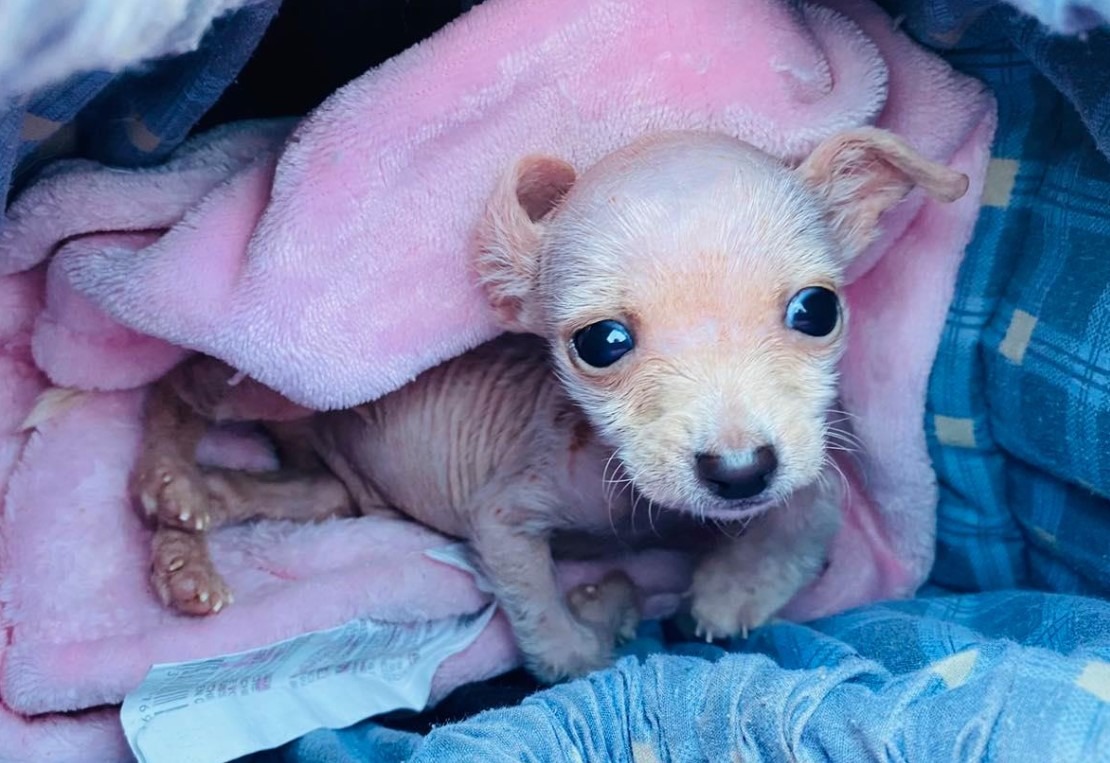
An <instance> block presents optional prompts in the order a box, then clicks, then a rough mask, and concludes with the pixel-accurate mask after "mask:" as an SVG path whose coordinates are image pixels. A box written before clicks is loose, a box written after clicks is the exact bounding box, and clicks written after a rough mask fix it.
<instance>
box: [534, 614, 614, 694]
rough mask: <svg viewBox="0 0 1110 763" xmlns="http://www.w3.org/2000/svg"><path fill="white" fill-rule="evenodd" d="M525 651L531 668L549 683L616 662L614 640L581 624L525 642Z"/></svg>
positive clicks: (574, 624) (575, 676)
mask: <svg viewBox="0 0 1110 763" xmlns="http://www.w3.org/2000/svg"><path fill="white" fill-rule="evenodd" d="M521 649H522V650H523V651H524V654H525V660H526V662H527V664H528V669H529V670H530V671H531V672H532V674H533V675H534V676H535V677H536V678H537V679H539V680H540V681H541V682H543V683H549V684H551V683H557V682H559V681H562V680H565V679H568V678H579V677H581V676H584V675H586V674H587V673H590V672H592V671H595V670H600V669H601V668H605V667H608V666H609V664H610V663H611V662H612V661H613V639H612V638H608V639H606V638H602V636H601V634H600V633H598V632H597V631H596V630H595V629H594V628H592V627H590V626H589V625H585V624H583V623H578V622H574V623H573V625H571V626H569V627H567V628H563V629H559V631H558V632H557V633H556V632H552V633H549V634H544V635H543V636H540V637H538V638H531V639H529V640H528V642H527V643H524V642H522V643H521Z"/></svg>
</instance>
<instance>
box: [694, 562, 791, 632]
mask: <svg viewBox="0 0 1110 763" xmlns="http://www.w3.org/2000/svg"><path fill="white" fill-rule="evenodd" d="M762 561H763V564H762V565H756V564H743V563H741V564H736V563H735V560H734V559H732V558H730V557H729V556H716V557H709V558H707V559H706V560H705V561H703V562H702V564H701V566H699V567H698V569H697V570H696V571H695V572H694V582H693V586H692V588H691V594H692V596H693V602H692V604H691V608H690V614H691V615H692V616H693V618H694V621H695V623H697V633H698V635H699V636H704V637H705V639H706V640H707V641H712V640H713V639H715V638H732V637H734V636H743V637H744V638H747V636H748V633H749V632H750V631H752V630H754V629H755V628H758V627H759V626H761V625H763V624H765V623H766V622H767V621H768V620H770V619H771V618H772V617H774V615H775V614H776V613H777V612H778V611H779V610H780V609H782V608H783V607H784V606H786V604H787V603H788V602H789V601H790V599H791V598H793V596H794V594H795V593H797V592H798V590H799V589H800V588H801V584H800V583H799V582H798V580H797V576H796V575H792V574H789V573H790V572H792V570H785V569H779V567H778V565H776V564H775V562H774V560H773V559H764V560H762Z"/></svg>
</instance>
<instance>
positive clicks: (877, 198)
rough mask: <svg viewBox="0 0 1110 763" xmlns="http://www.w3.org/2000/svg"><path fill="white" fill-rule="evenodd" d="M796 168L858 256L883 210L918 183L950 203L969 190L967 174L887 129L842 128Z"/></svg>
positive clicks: (875, 229) (845, 243) (848, 251)
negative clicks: (927, 155) (915, 148)
mask: <svg viewBox="0 0 1110 763" xmlns="http://www.w3.org/2000/svg"><path fill="white" fill-rule="evenodd" d="M797 172H798V173H799V174H800V175H801V176H802V179H803V180H804V181H805V183H806V185H808V186H809V187H810V189H811V190H812V191H814V192H815V193H816V194H817V196H818V197H819V198H820V200H821V201H822V202H823V203H824V205H825V208H826V210H827V214H828V220H829V224H830V225H831V226H832V228H833V231H834V232H835V233H836V235H837V237H838V238H839V239H840V241H841V243H842V244H843V246H844V247H845V254H846V256H847V258H848V259H849V260H851V259H853V258H855V257H856V256H857V255H858V254H860V253H861V252H862V251H863V250H864V249H866V248H867V245H868V244H870V243H871V242H872V240H874V238H875V237H876V235H877V234H878V226H879V218H880V217H881V216H882V214H883V212H885V211H887V210H888V209H890V208H891V207H893V206H894V205H896V204H898V203H899V202H900V201H902V200H903V199H904V198H905V197H906V195H907V194H909V192H910V191H911V190H912V189H913V188H914V186H920V187H921V188H923V189H924V190H925V192H926V193H928V194H929V195H930V196H932V197H933V198H934V199H937V200H939V201H943V202H952V201H956V200H957V199H959V198H961V197H962V196H963V195H964V194H965V193H967V186H968V179H967V175H964V174H963V173H960V172H956V171H955V170H953V169H950V168H948V167H945V166H944V165H943V164H938V163H936V162H933V161H930V160H929V159H926V158H925V157H924V156H922V155H921V154H919V153H917V152H916V151H915V150H914V149H913V148H911V147H910V146H909V145H907V144H906V143H905V142H904V141H903V140H902V139H901V138H899V137H897V136H896V135H894V134H893V133H891V132H888V131H886V130H879V129H876V128H869V127H865V128H861V129H858V130H852V131H850V132H844V133H840V134H838V135H834V136H833V137H831V138H828V139H827V140H825V141H824V142H823V143H821V145H819V146H818V147H817V148H816V149H814V151H813V153H812V154H810V155H809V158H807V159H806V160H805V161H804V162H802V164H801V166H800V167H798V170H797Z"/></svg>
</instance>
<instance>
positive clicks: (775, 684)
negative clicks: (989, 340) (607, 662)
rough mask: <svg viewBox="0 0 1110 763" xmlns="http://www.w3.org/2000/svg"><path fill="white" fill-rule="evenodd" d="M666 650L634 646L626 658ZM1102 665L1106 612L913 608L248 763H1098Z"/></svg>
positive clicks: (887, 609) (634, 663)
mask: <svg viewBox="0 0 1110 763" xmlns="http://www.w3.org/2000/svg"><path fill="white" fill-rule="evenodd" d="M663 646H664V644H663V643H662V641H661V639H660V636H659V634H658V633H655V634H650V633H647V634H644V640H643V641H642V642H641V643H640V644H639V645H638V647H639V649H638V651H641V652H648V653H650V652H653V651H657V650H659V649H661V648H662V647H663ZM634 651H637V650H634ZM1107 660H1110V603H1107V602H1103V601H1098V600H1094V599H1089V598H1080V597H1070V596H1065V595H1054V594H1045V593H1034V592H992V593H985V594H975V595H967V594H965V595H959V596H943V597H923V598H919V599H916V600H914V601H909V602H900V603H892V604H883V605H877V606H873V607H868V608H866V609H863V610H860V611H856V612H852V613H848V614H844V615H840V616H837V617H832V618H827V619H825V620H821V621H818V622H816V623H813V624H811V625H808V626H806V625H792V624H779V625H775V626H771V627H768V628H764V629H762V630H761V631H760V632H758V634H757V635H753V637H752V638H751V639H750V640H749V641H748V642H746V643H743V642H739V643H736V644H733V645H732V647H731V648H730V649H722V648H719V647H715V646H708V645H704V644H696V643H688V644H679V645H672V646H671V647H670V653H668V654H658V655H654V656H648V657H646V658H644V657H637V656H632V657H628V658H626V659H624V660H622V661H621V662H620V663H618V665H617V666H616V667H615V668H613V669H610V670H606V671H601V672H599V673H596V674H594V675H592V676H590V677H589V678H587V679H583V680H580V681H576V682H574V683H570V684H566V685H562V686H558V687H555V688H553V689H549V690H547V691H544V692H540V693H538V694H536V695H533V696H532V697H530V698H528V699H526V700H525V701H524V702H522V703H521V704H520V705H518V706H516V707H512V708H506V709H501V710H496V711H491V712H487V713H482V714H479V715H477V716H475V717H474V718H472V719H470V720H469V721H467V722H465V723H460V724H454V725H446V726H442V727H440V728H437V729H434V730H433V731H432V732H431V733H430V734H428V735H427V736H426V737H423V738H421V737H420V736H418V735H417V734H403V733H400V732H397V731H393V730H390V729H388V728H384V727H382V726H381V725H379V724H377V723H372V722H371V723H364V724H361V725H359V726H355V727H353V728H351V729H347V730H343V731H337V732H317V733H315V734H310V735H309V736H307V737H305V738H303V739H301V740H299V741H298V742H296V743H294V744H292V745H290V746H288V747H286V748H284V749H282V750H280V751H277V752H273V753H269V754H266V755H262V756H257V757H256V759H255V763H264V762H276V761H284V762H286V763H308V762H309V761H311V762H312V763H354V761H398V760H410V761H413V763H422V762H423V761H429V762H432V761H456V760H459V761H462V760H482V761H500V760H504V761H510V760H511V761H575V760H577V761H630V762H633V761H634V762H635V763H646V762H647V761H733V760H742V761H745V763H756V762H758V761H767V762H768V763H771V762H772V761H784V760H814V761H817V760H830V761H853V762H854V761H861V760H904V761H937V760H960V761H965V760H968V761H970V760H976V761H978V760H997V761H1026V760H1029V761H1053V760H1059V761H1080V760H1082V761H1102V760H1110V704H1108V700H1110V662H1108V661H1107Z"/></svg>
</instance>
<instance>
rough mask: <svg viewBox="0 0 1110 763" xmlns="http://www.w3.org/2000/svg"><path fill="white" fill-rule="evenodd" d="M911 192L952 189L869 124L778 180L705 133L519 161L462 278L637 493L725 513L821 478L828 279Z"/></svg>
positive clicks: (777, 168)
mask: <svg viewBox="0 0 1110 763" xmlns="http://www.w3.org/2000/svg"><path fill="white" fill-rule="evenodd" d="M915 185H918V186H921V187H922V188H924V189H925V190H926V191H927V192H929V193H930V194H932V195H933V196H935V197H937V198H940V199H943V200H946V201H952V200H955V199H958V198H959V197H961V196H962V195H963V194H964V193H965V191H966V189H967V178H966V177H965V176H964V175H961V174H959V173H957V172H954V171H952V170H950V169H948V168H946V167H944V166H941V165H938V164H935V163H932V162H930V161H928V160H926V159H924V158H923V157H921V156H920V155H918V154H917V153H915V152H914V151H913V150H912V149H911V148H909V147H908V146H907V145H905V144H904V143H903V142H901V141H900V140H899V139H897V138H896V137H894V136H893V135H891V134H890V133H887V132H884V131H881V130H875V129H862V130H857V131H853V132H850V133H845V134H841V135H838V136H836V137H833V138H831V139H829V140H827V141H826V142H825V143H823V144H822V145H821V146H819V147H818V148H817V149H816V150H815V151H814V152H813V154H812V155H810V156H809V158H807V159H806V160H805V161H804V162H802V164H801V165H800V166H799V167H796V168H791V167H788V166H786V165H785V164H783V163H782V162H780V161H778V160H776V159H774V158H772V157H770V156H768V155H767V154H764V153H762V152H760V151H758V150H757V149H755V148H753V147H751V146H749V145H747V144H745V143H742V142H740V141H737V140H733V139H731V138H727V137H724V136H720V135H713V134H708V133H665V134H660V135H656V136H654V137H652V138H649V139H645V140H642V141H640V142H638V143H635V144H633V145H631V146H629V147H627V148H625V149H622V150H619V151H617V152H615V153H613V154H611V155H609V156H608V157H606V158H605V159H603V160H602V161H601V162H599V163H598V164H597V165H595V166H594V167H592V168H590V169H589V170H588V171H586V172H585V173H584V174H583V175H582V176H581V177H577V176H576V173H575V171H574V169H573V168H572V167H571V166H570V165H568V164H567V163H565V162H563V161H560V160H558V159H553V158H548V157H529V158H525V159H523V160H521V161H520V162H519V163H518V164H517V165H516V167H515V168H514V169H513V170H512V172H510V173H509V174H508V176H507V177H506V178H505V179H504V180H503V182H502V183H501V184H500V186H499V188H498V190H497V191H496V193H495V194H494V197H493V198H492V200H491V202H490V205H489V208H488V211H487V216H486V219H485V221H484V224H483V227H482V229H481V237H480V246H479V258H478V262H477V269H478V272H479V275H480V277H481V279H482V282H483V283H484V285H485V288H486V290H487V294H488V295H489V299H490V303H491V305H492V306H493V308H494V309H495V311H496V312H497V314H498V316H499V317H500V320H501V321H502V323H503V325H504V327H505V328H506V329H508V330H510V331H520V332H529V333H535V334H540V335H542V336H545V337H547V338H548V339H549V340H550V342H551V349H552V357H553V360H554V363H555V366H556V369H557V371H558V373H559V375H560V377H561V379H562V380H563V382H564V384H565V386H566V389H567V391H568V393H569V394H570V396H571V397H572V398H573V399H574V400H575V401H576V402H577V403H578V404H579V405H580V406H581V408H582V409H583V411H585V413H586V414H587V415H588V416H589V417H590V419H591V420H592V421H593V423H594V424H595V425H596V427H597V429H598V430H599V431H600V432H601V433H602V434H603V436H605V437H606V438H607V439H608V441H609V442H610V443H611V444H612V445H613V446H614V447H615V448H616V450H617V452H618V455H619V458H620V459H621V460H622V462H623V464H624V467H625V470H626V471H627V473H628V475H629V476H630V477H631V478H632V480H633V482H634V483H635V485H636V487H637V489H638V490H639V491H640V492H641V493H643V494H644V495H645V496H647V497H648V498H650V499H652V500H653V501H656V502H658V503H660V504H663V505H666V506H669V507H671V508H675V509H679V510H686V511H690V512H693V513H696V514H699V515H702V516H708V517H714V518H720V519H728V518H739V517H742V516H744V515H745V514H747V513H750V512H753V511H756V510H759V509H761V508H763V507H765V506H767V505H769V504H771V503H773V502H775V501H778V500H782V499H784V498H785V497H787V496H788V495H790V494H791V493H792V492H793V491H795V490H797V489H799V488H801V487H804V486H806V485H808V484H810V483H812V482H813V481H814V480H815V479H816V478H817V477H818V475H819V474H820V473H821V470H822V469H823V467H824V462H825V452H826V448H825V438H826V421H827V413H828V409H829V407H830V405H831V404H832V403H833V401H834V397H835V390H836V381H837V371H836V369H837V361H838V360H839V358H840V356H841V354H842V352H843V347H844V336H845V328H846V327H845V322H846V319H847V314H846V311H845V308H844V304H843V302H842V299H841V294H840V291H841V288H842V286H843V275H844V270H845V267H846V266H847V264H848V263H849V262H850V261H851V260H852V258H854V257H856V256H857V255H858V254H859V253H860V252H862V251H863V250H864V249H865V248H866V247H867V245H868V244H869V243H870V242H871V240H872V239H873V238H874V237H875V235H876V232H877V224H878V220H879V217H880V216H881V215H882V213H883V212H884V211H885V210H887V209H889V208H890V207H892V206H893V205H895V204H896V203H898V202H899V201H901V200H902V199H903V198H904V197H905V196H906V194H907V193H909V191H910V190H911V189H912V188H913V187H914V186H915Z"/></svg>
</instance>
